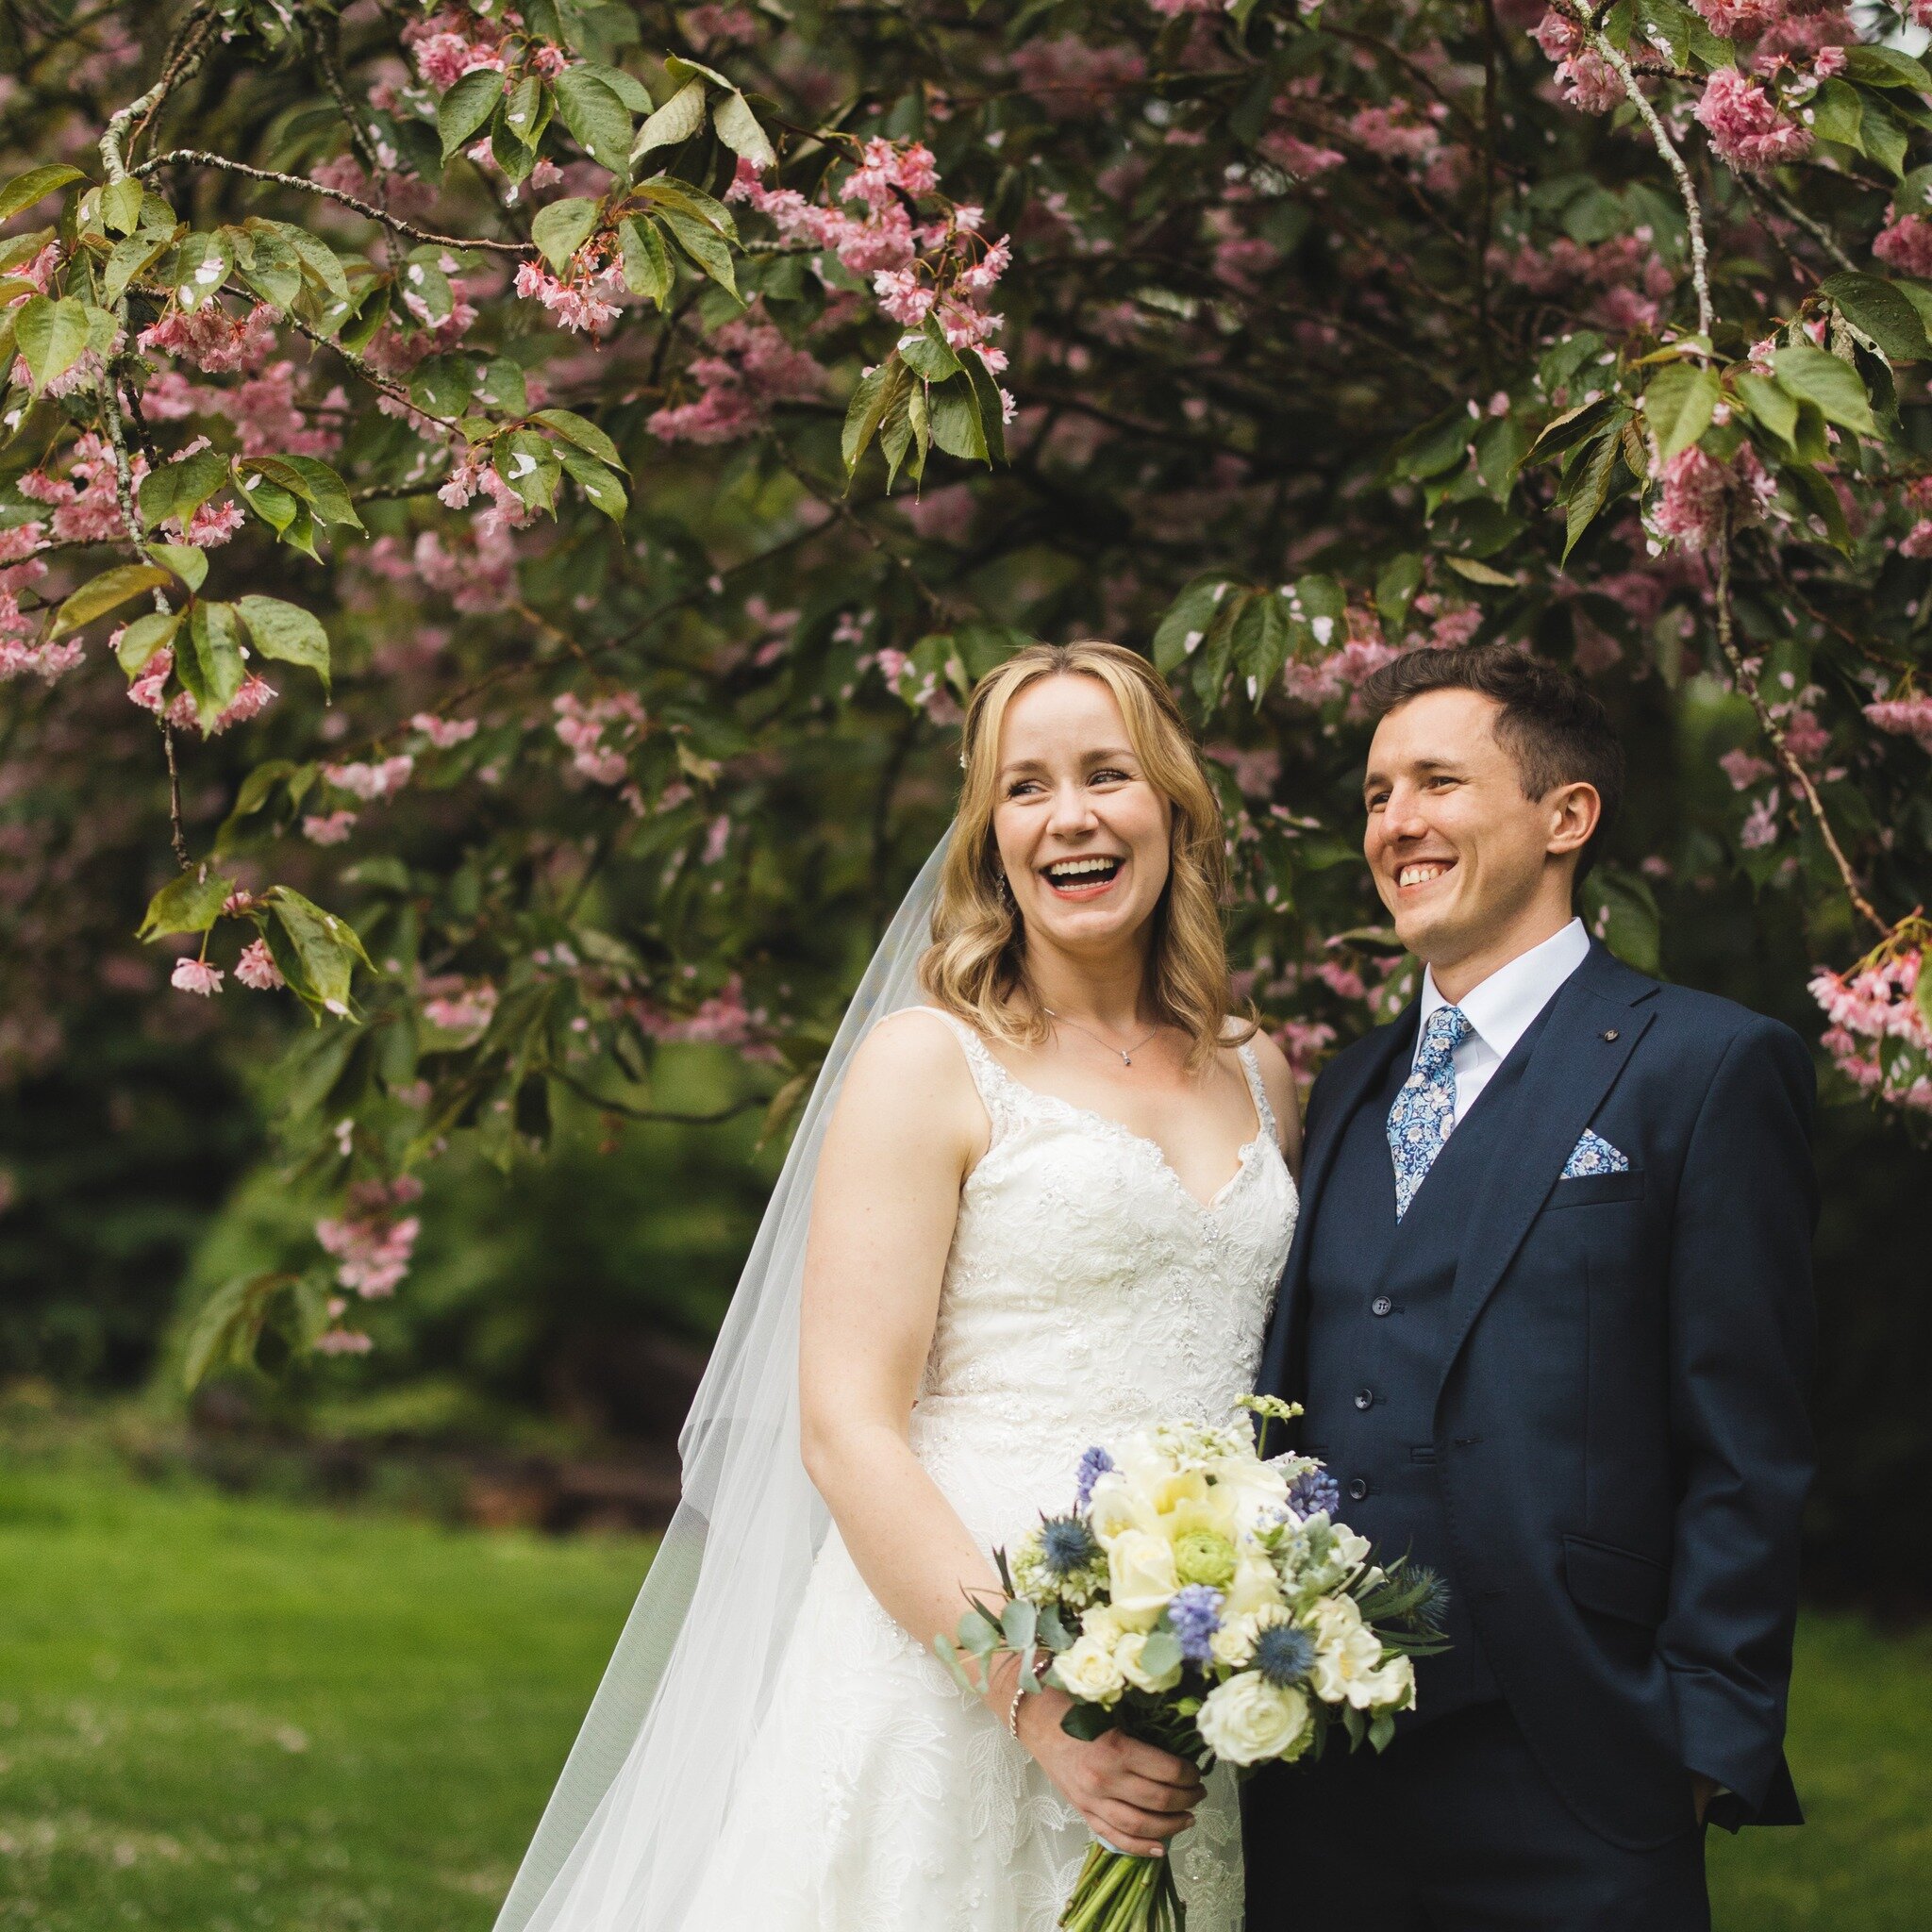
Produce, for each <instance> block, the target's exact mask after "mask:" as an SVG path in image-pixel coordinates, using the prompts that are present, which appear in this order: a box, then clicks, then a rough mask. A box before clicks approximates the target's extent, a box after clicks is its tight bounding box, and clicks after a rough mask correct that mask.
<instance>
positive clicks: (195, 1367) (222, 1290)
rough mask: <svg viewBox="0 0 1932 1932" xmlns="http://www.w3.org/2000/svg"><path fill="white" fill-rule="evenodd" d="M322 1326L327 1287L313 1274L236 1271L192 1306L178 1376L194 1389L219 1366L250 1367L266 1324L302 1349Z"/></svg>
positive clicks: (322, 1328)
mask: <svg viewBox="0 0 1932 1932" xmlns="http://www.w3.org/2000/svg"><path fill="white" fill-rule="evenodd" d="M327 1326H328V1291H327V1289H326V1287H325V1285H324V1284H323V1283H322V1282H321V1281H320V1280H318V1279H317V1278H316V1277H314V1276H313V1275H303V1274H257V1275H254V1276H252V1277H251V1276H248V1275H238V1276H237V1277H236V1278H235V1279H234V1280H233V1281H225V1282H224V1283H223V1284H222V1285H221V1287H219V1288H218V1289H216V1290H215V1291H214V1292H213V1293H212V1294H211V1295H209V1296H208V1300H207V1301H205V1302H204V1303H203V1304H202V1305H201V1307H199V1308H198V1309H196V1311H195V1315H194V1321H193V1324H192V1326H191V1327H190V1329H189V1331H188V1343H187V1347H186V1349H185V1350H184V1351H183V1354H182V1359H181V1379H182V1381H183V1383H184V1384H185V1385H186V1387H188V1388H189V1389H191V1390H192V1389H197V1388H199V1387H200V1386H201V1384H202V1383H203V1382H204V1381H206V1380H207V1379H208V1376H209V1375H211V1374H214V1373H215V1372H216V1371H217V1370H219V1369H249V1368H253V1367H255V1366H256V1357H257V1355H258V1352H259V1350H260V1348H261V1338H262V1336H263V1334H264V1333H265V1332H266V1331H267V1330H268V1329H269V1328H271V1327H273V1328H274V1329H275V1331H276V1332H277V1333H279V1334H282V1335H285V1336H286V1337H287V1338H288V1340H289V1341H291V1343H292V1344H293V1345H294V1346H296V1347H299V1348H307V1347H308V1346H310V1345H312V1344H313V1342H314V1341H315V1338H316V1337H317V1336H318V1335H320V1334H321V1333H322V1332H323V1331H324V1329H325V1328H326V1327H327Z"/></svg>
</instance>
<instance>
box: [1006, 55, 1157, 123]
mask: <svg viewBox="0 0 1932 1932" xmlns="http://www.w3.org/2000/svg"><path fill="white" fill-rule="evenodd" d="M1009 58H1011V60H1012V63H1013V73H1014V75H1015V76H1016V77H1017V79H1018V80H1019V83H1020V86H1021V89H1022V91H1023V92H1026V93H1029V94H1033V95H1036V96H1038V97H1039V99H1040V101H1041V105H1042V106H1043V107H1044V108H1045V109H1046V111H1047V112H1048V113H1049V114H1051V115H1053V116H1055V117H1056V118H1059V119H1071V118H1073V117H1074V116H1077V115H1083V114H1099V113H1104V112H1106V111H1108V109H1109V108H1111V107H1112V106H1113V105H1114V103H1115V101H1116V99H1117V98H1118V96H1119V94H1120V92H1121V90H1122V89H1124V88H1126V87H1131V86H1132V85H1133V84H1134V83H1135V82H1136V81H1138V80H1141V78H1143V77H1144V75H1146V72H1147V62H1146V61H1145V59H1144V58H1142V57H1141V55H1140V53H1139V52H1137V51H1136V50H1135V49H1134V48H1132V47H1096V46H1092V45H1091V44H1090V43H1089V42H1086V41H1083V40H1082V39H1080V37H1079V36H1078V35H1077V34H1060V35H1058V36H1057V37H1056V38H1054V39H1051V40H1046V39H1042V40H1031V41H1024V42H1022V43H1021V44H1020V45H1019V46H1018V47H1016V48H1015V49H1014V50H1013V52H1012V54H1011V56H1010V57H1009Z"/></svg>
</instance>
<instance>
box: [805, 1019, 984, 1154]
mask: <svg viewBox="0 0 1932 1932" xmlns="http://www.w3.org/2000/svg"><path fill="white" fill-rule="evenodd" d="M958 1024H961V1023H958V1022H954V1021H952V1020H951V1019H950V1018H949V1017H948V1016H946V1015H944V1014H941V1013H938V1012H935V1011H934V1010H933V1009H932V1008H924V1007H922V1008H910V1009H908V1010H907V1011H904V1012H898V1013H893V1014H891V1016H890V1017H889V1018H887V1019H884V1020H881V1021H880V1022H879V1024H877V1025H876V1026H874V1028H873V1029H872V1031H871V1032H870V1033H869V1034H867V1035H866V1037H865V1039H864V1041H861V1042H860V1044H859V1046H858V1051H857V1052H855V1053H854V1054H853V1056H852V1064H851V1066H850V1067H849V1068H847V1069H846V1073H845V1085H844V1089H843V1091H842V1092H841V1096H840V1103H839V1110H840V1112H841V1114H846V1115H850V1114H852V1113H854V1112H857V1111H863V1112H864V1113H865V1114H866V1115H868V1116H869V1117H870V1118H871V1119H872V1120H873V1121H874V1123H876V1124H879V1125H880V1126H881V1127H884V1128H885V1129H886V1130H887V1131H889V1132H891V1131H899V1130H904V1131H909V1132H913V1133H917V1134H920V1135H921V1136H922V1137H924V1135H927V1134H930V1133H932V1132H934V1131H938V1132H939V1133H941V1135H943V1136H944V1137H946V1138H947V1139H951V1140H957V1141H959V1142H960V1143H961V1144H962V1146H965V1147H967V1148H970V1147H971V1146H972V1144H973V1142H974V1141H976V1140H980V1139H983V1138H984V1135H983V1131H982V1130H983V1125H984V1118H983V1109H982V1108H980V1105H979V1102H978V1098H977V1095H976V1092H975V1089H974V1079H973V1072H972V1069H971V1067H969V1066H968V1064H967V1060H966V1054H965V1051H964V1046H963V1042H962V1041H960V1039H959V1037H958V1032H957V1030H956V1028H957V1026H958Z"/></svg>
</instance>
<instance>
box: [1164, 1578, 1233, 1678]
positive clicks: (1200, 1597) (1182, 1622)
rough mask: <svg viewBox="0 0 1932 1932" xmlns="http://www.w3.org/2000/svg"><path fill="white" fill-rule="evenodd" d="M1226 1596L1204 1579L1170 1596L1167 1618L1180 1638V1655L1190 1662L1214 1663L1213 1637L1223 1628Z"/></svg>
mask: <svg viewBox="0 0 1932 1932" xmlns="http://www.w3.org/2000/svg"><path fill="white" fill-rule="evenodd" d="M1222 1602H1223V1598H1222V1594H1221V1592H1220V1591H1218V1590H1213V1589H1210V1588H1209V1587H1208V1585H1207V1584H1205V1583H1190V1584H1188V1585H1186V1586H1185V1587H1184V1588H1183V1589H1180V1590H1177V1591H1174V1595H1173V1596H1172V1597H1171V1598H1170V1599H1169V1600H1168V1606H1167V1621H1168V1622H1169V1623H1170V1624H1173V1625H1174V1635H1175V1636H1176V1637H1178V1638H1179V1639H1180V1642H1181V1655H1182V1656H1183V1657H1186V1658H1187V1660H1188V1661H1189V1662H1190V1663H1191V1664H1206V1663H1211V1662H1212V1661H1213V1658H1214V1652H1213V1649H1212V1640H1213V1637H1214V1633H1215V1632H1216V1631H1217V1630H1219V1629H1220V1628H1221V1606H1222Z"/></svg>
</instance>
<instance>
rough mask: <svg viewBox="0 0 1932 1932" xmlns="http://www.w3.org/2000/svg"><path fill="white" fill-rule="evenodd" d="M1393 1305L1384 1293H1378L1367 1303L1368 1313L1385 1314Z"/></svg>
mask: <svg viewBox="0 0 1932 1932" xmlns="http://www.w3.org/2000/svg"><path fill="white" fill-rule="evenodd" d="M1394 1306H1395V1304H1394V1303H1393V1302H1391V1300H1390V1299H1389V1297H1388V1296H1387V1295H1386V1294H1378V1295H1377V1296H1376V1297H1375V1299H1374V1301H1372V1302H1371V1303H1370V1304H1369V1313H1370V1314H1372V1315H1386V1314H1387V1313H1388V1312H1389V1311H1390V1309H1391V1308H1392V1307H1394Z"/></svg>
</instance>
